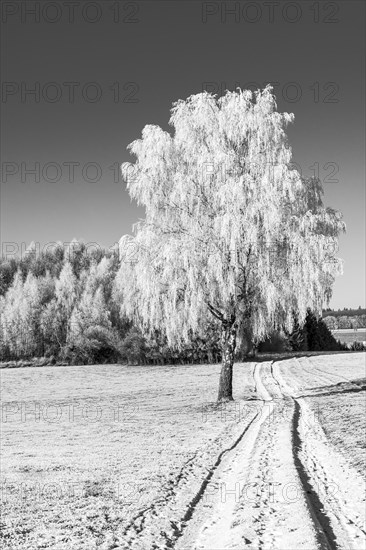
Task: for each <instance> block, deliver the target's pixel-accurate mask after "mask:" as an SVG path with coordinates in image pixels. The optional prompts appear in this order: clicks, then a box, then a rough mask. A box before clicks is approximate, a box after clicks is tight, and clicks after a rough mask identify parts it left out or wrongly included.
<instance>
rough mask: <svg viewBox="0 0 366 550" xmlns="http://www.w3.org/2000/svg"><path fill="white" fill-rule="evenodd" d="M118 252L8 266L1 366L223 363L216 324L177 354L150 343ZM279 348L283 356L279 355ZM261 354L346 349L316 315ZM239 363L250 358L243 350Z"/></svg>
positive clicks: (79, 253) (34, 257)
mask: <svg viewBox="0 0 366 550" xmlns="http://www.w3.org/2000/svg"><path fill="white" fill-rule="evenodd" d="M119 265H120V257H119V253H118V251H111V250H103V249H101V248H99V249H93V250H90V249H88V247H87V246H86V245H85V243H83V242H78V241H76V240H74V241H73V242H72V243H71V244H70V245H69V246H68V247H65V246H64V245H63V244H62V243H59V244H57V245H56V246H54V247H53V248H52V249H47V250H45V251H38V250H36V248H35V246H31V247H29V249H28V251H27V253H26V254H25V255H24V256H23V257H21V258H14V257H13V258H11V259H6V258H2V259H0V361H3V362H4V361H18V360H30V359H32V358H35V357H39V358H45V359H44V361H45V362H46V363H47V364H55V363H61V364H95V363H107V362H108V363H109V362H128V363H129V364H131V363H132V364H174V363H203V362H206V363H216V362H220V361H221V352H220V347H219V346H220V334H219V328H218V326H217V325H216V324H215V322H214V320H213V323H212V325H210V326H208V327H206V331H205V334H206V336H205V339H202V338H198V337H195V336H194V335H192V338H191V341H190V343H189V344H187V345H185V346H184V349H183V350H181V351H177V350H174V349H171V348H169V346H168V345H167V342H166V339H165V338H164V337H163V335H161V334H159V333H158V332H156V333H155V334H154V335H153V336H152V337H149V338H147V337H146V336H144V335H143V334H142V333H141V331H140V330H139V329H138V328H137V327H135V326H133V324H132V323H131V322H130V321H128V320H127V319H126V318H125V317H124V316H123V315H121V313H120V304H121V297H120V295H119V294H118V292H117V291H116V288H115V285H114V281H115V276H116V273H117V270H118V269H119ZM274 348H275V349H274ZM258 349H259V351H291V350H303V351H307V350H309V351H317V350H337V349H344V346H343V347H342V344H340V343H339V342H336V340H335V339H334V338H333V336H332V334H331V332H330V330H329V329H328V328H327V327H326V325H325V324H324V323H323V321H322V320H321V319H317V318H316V317H315V316H314V315H312V314H311V313H310V312H309V313H308V317H307V321H306V324H305V326H304V327H303V328H302V329H301V330H300V329H299V328H298V327H295V330H294V332H293V334H291V335H290V334H288V335H284V334H279V333H274V334H273V335H272V338H269V339H267V341H266V342H263V343H261V344H260V345H259V348H258ZM237 359H239V360H241V359H243V357H242V356H240V350H238V357H237Z"/></svg>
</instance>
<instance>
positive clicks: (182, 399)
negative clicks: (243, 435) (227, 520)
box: [1, 365, 252, 550]
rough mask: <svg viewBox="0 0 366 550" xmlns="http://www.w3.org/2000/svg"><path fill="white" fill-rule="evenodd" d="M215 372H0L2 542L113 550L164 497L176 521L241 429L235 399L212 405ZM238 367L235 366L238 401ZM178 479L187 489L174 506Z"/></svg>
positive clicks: (242, 379)
mask: <svg viewBox="0 0 366 550" xmlns="http://www.w3.org/2000/svg"><path fill="white" fill-rule="evenodd" d="M219 370H220V367H219V366H218V365H213V366H207V365H204V366H179V367H174V366H173V367H123V366H108V365H103V366H80V367H55V368H52V367H51V368H47V369H39V368H30V367H28V368H24V369H16V370H3V371H2V372H1V378H2V396H1V397H2V402H3V410H2V413H3V414H2V477H3V479H2V483H3V485H2V492H3V502H4V512H5V514H4V516H3V528H4V531H3V537H4V539H3V544H4V546H3V548H4V549H9V550H10V549H11V550H16V549H17V550H18V549H19V550H25V549H36V548H37V549H38V548H54V549H61V548H62V549H65V550H66V549H67V550H70V549H75V550H76V549H77V550H79V549H80V550H81V549H84V548H85V549H87V550H91V549H92V548H101V549H104V548H113V547H114V545H115V544H117V543H118V542H119V541H121V542H122V541H123V540H125V539H126V536H127V535H126V536H123V533H124V530H125V528H127V527H128V525H129V522H130V520H131V519H132V518H133V517H134V515H135V514H137V513H138V512H139V511H140V510H141V509H143V508H144V507H146V506H148V505H149V504H151V502H153V501H154V499H155V500H156V499H157V498H159V497H160V498H162V499H163V501H164V504H165V499H166V495H167V493H168V494H169V495H170V496H171V499H170V500H171V508H172V510H173V511H172V518H173V517H174V509H177V508H178V507H179V506H180V507H182V506H184V505H186V504H187V502H188V501H189V500H190V499H191V496H192V495H193V494H195V491H196V490H197V489H198V486H199V484H200V483H201V479H202V477H204V476H205V475H206V468H209V467H210V466H211V464H212V462H214V461H215V460H216V459H217V456H218V454H219V453H220V451H221V450H222V449H223V448H225V446H228V445H229V444H230V442H231V441H232V440H233V438H235V435H236V433H237V432H238V431H239V430H240V427H241V426H240V423H239V422H238V417H237V414H235V410H236V408H237V404H233V405H232V407H231V408H230V407H229V406H228V407H227V408H221V409H217V410H215V409H214V408H213V407H212V404H213V403H214V402H215V400H216V396H217V386H218V374H219ZM246 372H248V367H247V365H246V366H245V367H240V366H239V367H238V368H237V369H236V373H235V396H236V398H241V397H243V395H244V393H243V392H244V387H245V386H246V382H247V380H248V378H247V376H246ZM230 410H231V412H230ZM245 414H246V415H250V414H252V412H251V410H250V407H248V408H247V410H246V412H245ZM189 461H191V462H192V463H191V462H189ZM185 464H188V466H189V471H188V472H187V471H184V472H183V474H181V470H182V468H183V466H184V465H185ZM180 475H183V476H184V477H186V478H187V480H188V481H189V485H190V490H189V491H188V493H187V496H186V497H184V496H182V495H180V498H181V499H183V501H182V502H181V503H179V505H178V504H177V503H175V502H174V498H175V494H174V490H175V485H176V484H177V480H178V481H179V482H180V486H181V485H182V483H181V478H180V477H179V476H180ZM185 501H187V502H185ZM180 513H181V512H180V510H179V514H180ZM179 514H178V516H179Z"/></svg>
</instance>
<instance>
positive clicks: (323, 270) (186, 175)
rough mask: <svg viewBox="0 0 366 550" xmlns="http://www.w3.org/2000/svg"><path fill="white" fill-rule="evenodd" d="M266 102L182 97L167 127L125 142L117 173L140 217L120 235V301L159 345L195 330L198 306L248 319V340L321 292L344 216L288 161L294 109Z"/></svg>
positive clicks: (262, 94) (333, 264)
mask: <svg viewBox="0 0 366 550" xmlns="http://www.w3.org/2000/svg"><path fill="white" fill-rule="evenodd" d="M276 108H277V106H276V102H275V98H274V96H273V94H272V89H271V88H270V87H267V88H265V89H264V90H262V91H258V92H255V93H252V92H250V91H242V90H238V91H237V92H227V93H226V95H225V96H223V97H221V98H219V99H217V98H216V97H214V96H213V95H211V94H209V93H201V94H197V95H193V96H191V97H189V98H188V99H187V100H185V101H183V100H180V101H178V102H176V103H175V104H174V106H173V109H172V111H171V118H170V124H171V125H172V126H173V128H174V134H173V135H171V134H170V133H168V132H165V131H163V130H162V129H161V128H160V127H158V126H152V125H147V126H145V128H144V129H143V132H142V139H138V140H136V141H134V142H133V143H132V144H130V146H129V150H130V151H131V153H132V154H133V155H135V156H136V162H135V163H134V164H130V163H125V164H123V165H122V173H123V175H124V178H125V180H126V181H127V188H128V190H129V192H130V195H131V198H132V199H135V200H136V201H137V203H138V204H139V205H142V206H144V207H145V209H146V218H145V219H144V220H141V221H140V222H139V223H137V224H135V227H134V234H135V236H134V239H133V240H131V238H130V237H127V236H126V237H124V238H123V239H122V240H121V247H122V249H123V250H125V251H126V243H127V244H128V246H129V247H130V250H129V253H128V254H127V256H126V254H125V257H124V258H122V260H123V259H124V260H125V261H122V262H121V266H120V270H119V272H118V276H117V285H118V290H119V291H120V292H121V294H122V306H121V307H122V310H123V312H124V313H125V314H127V315H128V316H129V317H131V318H133V319H134V320H135V321H138V322H139V323H140V325H141V326H142V327H143V328H144V329H145V330H146V331H148V332H150V333H151V331H152V330H153V329H154V328H158V329H160V330H162V331H166V335H167V337H168V342H169V344H170V345H173V346H179V345H180V344H181V343H182V342H183V341H188V340H189V337H190V333H191V332H193V333H197V334H199V333H201V331H202V330H204V328H205V326H206V325H207V322H208V321H209V320H211V319H212V314H211V312H210V310H209V308H208V304H210V305H211V306H212V307H213V308H216V310H218V311H220V312H221V313H222V314H223V315H224V316H225V318H227V319H228V318H230V317H231V316H232V315H235V317H236V319H237V320H238V321H240V322H241V321H242V320H243V319H249V320H250V325H251V330H252V333H253V336H254V338H255V339H257V340H260V339H263V338H264V337H265V336H266V335H267V334H268V332H269V331H270V330H271V329H273V327H274V326H275V325H276V326H279V325H283V326H285V327H286V329H287V330H291V328H292V323H293V312H296V314H297V316H298V319H299V322H300V323H302V322H303V321H304V319H305V315H306V310H307V308H309V307H310V308H311V309H312V310H313V311H316V312H320V311H321V309H322V306H323V303H324V302H326V301H327V300H328V299H329V297H330V292H331V286H332V283H333V281H334V277H335V275H336V274H338V273H340V272H341V261H340V260H339V259H338V258H336V251H337V237H338V234H339V232H340V231H342V230H344V228H345V227H344V223H343V222H342V221H341V216H340V215H339V214H338V213H337V212H335V211H334V210H332V209H329V208H325V207H324V206H323V203H322V193H323V191H322V187H321V184H320V182H319V181H318V180H315V179H310V180H308V181H305V180H304V179H302V178H301V177H300V174H299V173H298V171H297V170H295V169H293V168H292V167H291V156H292V152H291V148H290V146H289V144H288V141H287V136H286V133H285V128H286V126H287V124H288V123H289V122H291V121H293V118H294V117H293V115H292V114H288V113H283V114H281V113H278V112H277V110H276ZM131 243H133V246H134V252H133V253H132V249H131ZM127 249H128V247H127Z"/></svg>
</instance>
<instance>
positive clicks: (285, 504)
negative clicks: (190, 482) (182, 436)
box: [167, 362, 366, 550]
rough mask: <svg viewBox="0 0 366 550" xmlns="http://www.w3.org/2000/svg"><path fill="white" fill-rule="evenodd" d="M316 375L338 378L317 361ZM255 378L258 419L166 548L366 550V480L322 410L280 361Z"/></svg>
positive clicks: (259, 368)
mask: <svg viewBox="0 0 366 550" xmlns="http://www.w3.org/2000/svg"><path fill="white" fill-rule="evenodd" d="M302 367H305V368H306V363H304V365H302ZM312 374H313V375H314V376H315V382H319V383H323V384H324V380H325V379H327V381H328V383H329V382H330V380H331V379H332V381H333V382H334V381H335V378H336V375H330V376H331V378H330V377H329V373H323V372H322V371H321V370H320V369H318V370H316V368H315V369H314V368H313V369H312ZM316 377H318V379H317V380H316ZM253 379H254V385H255V388H256V393H257V396H258V402H257V403H258V412H257V414H256V416H255V418H254V419H252V420H251V422H250V423H249V425H247V426H246V428H245V431H244V433H243V435H242V437H241V439H240V441H239V442H238V444H237V445H236V446H235V447H234V448H233V449H232V450H231V451H230V452H229V453H227V455H226V456H225V458H224V459H223V460H222V462H221V464H220V466H219V468H218V469H217V470H216V471H215V472H214V473H213V475H212V479H211V481H210V483H209V484H208V485H207V487H206V488H205V492H206V494H201V495H200V499H199V502H197V503H196V506H195V510H194V513H192V514H191V515H190V518H189V522H188V523H186V524H184V525H183V529H182V532H181V533H180V536H179V538H177V540H175V541H174V542H173V541H172V544H171V546H167V547H170V548H173V547H174V548H177V549H182V550H183V549H186V548H190V550H214V549H220V550H221V549H228V550H229V549H230V550H235V549H237V550H239V549H243V548H252V549H253V550H254V549H256V550H267V549H268V550H269V549H272V550H279V549H281V550H294V549H295V548H296V550H316V549H319V550H320V549H324V550H363V549H364V548H365V547H366V544H365V541H366V539H365V534H366V533H365V527H364V523H363V518H362V509H360V506H362V502H363V503H364V501H365V493H364V489H365V487H364V482H363V481H362V479H361V478H357V477H356V478H355V475H354V474H355V473H354V472H349V469H348V467H347V465H346V464H345V463H344V461H343V460H342V457H340V456H339V454H337V453H336V451H335V450H333V449H332V448H331V447H330V446H329V445H328V443H327V440H326V437H325V435H324V432H323V430H322V428H321V426H320V424H319V422H318V419H317V416H316V414H315V413H314V411H313V410H312V409H311V408H310V406H309V404H308V403H307V401H306V398H304V397H301V396H299V395H298V389H296V391H295V388H294V387H292V386H291V384H290V382H289V380H288V379H287V377H285V376H284V372H283V369H282V366H281V363H274V364H273V363H272V362H266V363H258V364H256V365H255V366H254V370H253ZM340 379H341V377H340V378H338V381H339V380H340ZM343 381H344V380H343Z"/></svg>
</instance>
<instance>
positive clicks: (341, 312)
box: [323, 306, 366, 319]
mask: <svg viewBox="0 0 366 550" xmlns="http://www.w3.org/2000/svg"><path fill="white" fill-rule="evenodd" d="M365 315H366V309H362V308H361V306H359V307H358V308H357V309H351V308H347V307H345V308H343V309H329V308H328V309H325V310H324V311H323V319H325V318H326V317H329V316H332V317H337V318H338V317H360V316H365Z"/></svg>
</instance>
